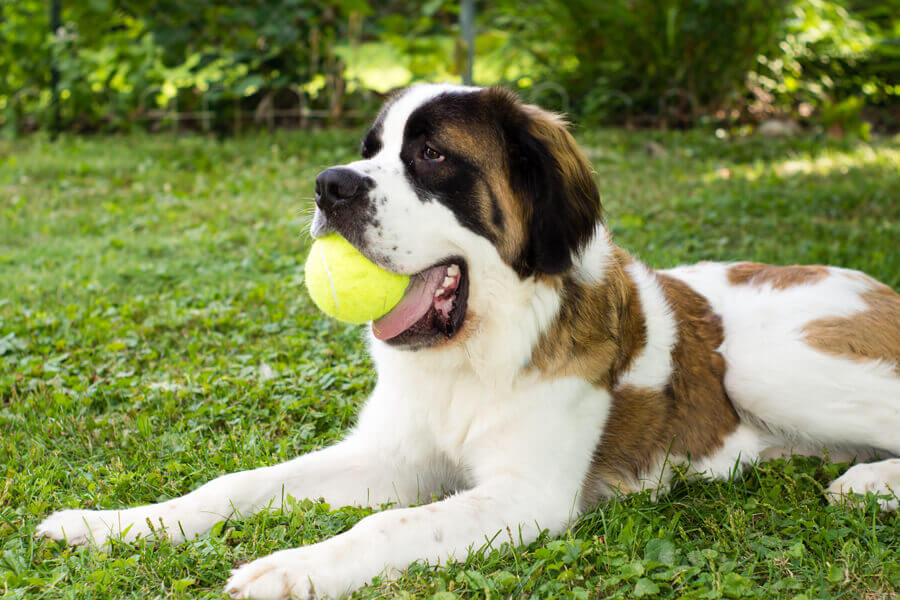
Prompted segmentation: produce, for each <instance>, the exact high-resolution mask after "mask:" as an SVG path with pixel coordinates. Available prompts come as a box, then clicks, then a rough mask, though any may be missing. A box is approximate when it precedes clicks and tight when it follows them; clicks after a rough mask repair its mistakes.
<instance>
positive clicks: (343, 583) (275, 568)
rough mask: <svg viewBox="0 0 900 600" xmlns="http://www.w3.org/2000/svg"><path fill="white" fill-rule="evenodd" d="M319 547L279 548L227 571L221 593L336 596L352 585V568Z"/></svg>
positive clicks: (270, 598) (260, 597)
mask: <svg viewBox="0 0 900 600" xmlns="http://www.w3.org/2000/svg"><path fill="white" fill-rule="evenodd" d="M319 550H320V549H319V547H318V546H316V545H314V546H307V547H305V548H294V549H292V550H282V551H281V552H276V553H274V554H270V555H269V556H266V557H264V558H260V559H258V560H254V561H253V562H250V563H247V564H246V565H243V566H242V567H239V568H237V569H235V570H234V571H232V572H231V578H230V579H229V580H228V583H227V584H226V586H225V592H226V593H228V595H230V596H231V597H232V598H252V599H253V600H285V599H287V598H296V599H300V600H307V599H311V598H339V597H340V596H341V595H343V594H345V593H347V592H348V591H349V590H350V589H351V588H352V587H353V586H354V585H355V582H354V581H353V580H352V576H351V575H350V572H351V571H352V568H351V567H350V565H348V564H347V563H344V564H341V562H340V561H338V562H335V561H333V560H330V559H329V558H328V557H327V556H326V553H324V552H321V551H319Z"/></svg>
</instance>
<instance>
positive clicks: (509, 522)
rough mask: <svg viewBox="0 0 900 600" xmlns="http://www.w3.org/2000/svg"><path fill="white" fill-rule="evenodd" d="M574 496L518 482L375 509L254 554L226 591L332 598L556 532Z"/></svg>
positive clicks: (257, 596)
mask: <svg viewBox="0 0 900 600" xmlns="http://www.w3.org/2000/svg"><path fill="white" fill-rule="evenodd" d="M573 501H574V498H569V499H568V501H564V500H563V496H561V495H559V494H554V493H552V492H550V493H548V491H547V490H546V489H545V488H544V487H543V486H541V487H536V486H530V485H527V484H525V483H524V482H523V483H522V484H521V485H517V483H516V482H514V481H510V482H507V483H506V484H505V485H504V484H501V483H498V484H494V485H485V486H481V487H476V488H473V489H471V490H468V491H466V492H462V493H459V494H456V495H454V496H451V497H449V498H447V499H445V500H442V501H440V502H435V503H432V504H429V505H426V506H419V507H415V508H404V509H398V510H393V511H389V512H382V513H376V514H374V515H371V516H369V517H366V518H365V519H363V520H362V521H360V522H359V523H358V524H357V525H356V526H355V527H353V528H352V529H351V530H350V531H347V532H345V533H343V534H341V535H338V536H335V537H333V538H331V539H328V540H325V541H323V542H320V543H318V544H313V545H310V546H305V547H302V548H294V549H290V550H282V551H280V552H276V553H274V554H270V555H269V556H266V557H264V558H261V559H259V560H255V561H253V562H251V563H248V564H246V565H244V566H243V567H241V568H239V569H237V570H236V571H235V572H234V573H233V575H232V577H231V579H230V580H229V582H228V585H227V586H226V591H227V592H228V593H229V594H230V595H231V596H232V597H233V598H253V599H254V600H263V599H285V598H313V597H320V598H321V597H329V598H337V597H339V596H341V595H342V594H344V593H346V592H347V591H349V590H352V589H355V588H357V587H359V586H361V585H363V584H364V583H366V582H368V581H371V579H372V578H373V577H375V576H377V575H379V574H381V573H386V574H387V575H393V574H394V573H396V572H398V571H401V570H404V569H406V568H407V567H408V566H409V565H410V564H412V563H413V562H415V561H416V560H427V561H428V562H429V563H430V564H436V563H438V562H441V563H446V562H447V561H454V560H465V558H466V556H467V554H468V551H469V549H475V550H477V549H479V548H481V547H482V546H484V545H485V544H488V543H491V544H494V545H495V546H497V545H499V544H501V543H503V542H511V543H514V544H520V543H528V542H531V541H533V540H534V539H535V538H536V537H537V536H538V534H539V533H540V531H541V529H542V528H545V529H549V530H550V533H551V535H552V534H558V533H559V532H561V531H562V530H563V529H564V528H565V526H566V524H567V522H568V521H569V519H570V518H571V517H572V516H573V515H572V513H573V503H574V502H573Z"/></svg>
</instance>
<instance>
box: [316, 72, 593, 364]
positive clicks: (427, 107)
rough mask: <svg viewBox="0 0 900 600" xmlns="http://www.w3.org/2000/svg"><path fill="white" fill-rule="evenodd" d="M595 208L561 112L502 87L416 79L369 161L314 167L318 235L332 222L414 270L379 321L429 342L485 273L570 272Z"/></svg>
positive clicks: (377, 136) (377, 137) (406, 340)
mask: <svg viewBox="0 0 900 600" xmlns="http://www.w3.org/2000/svg"><path fill="white" fill-rule="evenodd" d="M600 218H601V210H600V199H599V195H598V192H597V188H596V185H595V183H594V180H593V177H592V175H591V171H590V167H589V165H588V162H587V160H586V159H585V158H584V156H583V155H582V154H581V152H580V151H579V150H578V148H577V146H576V144H575V141H574V139H573V138H572V136H571V135H570V134H569V133H568V131H567V130H566V127H565V124H564V122H563V121H562V120H561V119H560V118H559V117H558V116H556V115H554V114H551V113H548V112H545V111H543V110H541V109H539V108H537V107H536V106H531V105H526V104H523V103H522V102H520V100H519V99H518V98H517V97H516V96H515V95H514V94H512V93H511V92H508V91H506V90H503V89H499V88H486V89H479V88H469V87H459V86H447V85H417V86H413V87H411V88H409V89H407V90H405V91H404V92H402V93H400V94H399V95H397V96H395V97H393V98H392V99H391V100H390V101H389V102H388V103H387V104H386V105H385V107H384V108H383V109H382V111H381V113H380V114H379V115H378V117H377V119H376V120H375V123H374V125H373V126H372V128H371V129H370V130H369V132H368V133H367V134H366V136H365V139H364V140H363V144H362V160H359V161H356V162H353V163H350V164H348V165H345V166H341V167H332V168H330V169H327V170H325V171H323V172H322V173H320V174H319V176H318V178H317V179H316V214H315V217H314V219H313V224H312V234H313V236H314V237H319V236H322V235H324V234H325V233H327V232H329V231H332V230H334V231H337V232H338V233H339V234H341V235H342V236H344V237H345V238H346V239H347V240H348V241H349V242H350V243H351V244H353V245H354V246H356V247H357V248H358V249H359V250H360V252H362V253H363V254H364V255H366V256H367V257H368V258H369V259H371V260H372V261H374V262H375V263H377V264H379V265H380V266H382V267H384V268H385V269H387V270H389V271H393V272H395V273H403V274H408V275H412V276H413V278H412V283H411V285H410V287H409V289H408V290H407V293H406V296H405V297H404V299H403V300H402V301H401V303H400V305H399V306H398V307H397V308H395V309H394V310H393V311H391V313H389V314H388V315H387V316H386V317H383V318H382V319H379V320H378V321H376V322H375V324H374V327H373V330H374V333H375V336H376V337H377V338H379V339H382V340H384V341H385V342H387V343H389V344H392V345H395V346H401V347H407V348H422V347H427V346H434V345H438V344H442V343H443V342H445V341H447V340H451V339H453V337H454V336H455V335H456V334H457V333H458V332H459V331H460V330H462V329H463V328H464V326H465V323H466V317H467V311H468V310H469V308H470V307H469V300H470V288H473V289H474V288H477V287H478V286H480V285H487V283H486V282H485V281H479V277H482V276H484V277H485V278H486V277H487V274H488V273H491V272H496V271H497V269H498V268H500V269H503V270H505V271H507V272H508V273H510V274H512V275H514V276H515V277H516V278H518V280H522V281H524V280H527V279H529V278H534V277H541V276H544V275H556V274H560V273H563V272H565V271H567V270H568V269H569V268H570V267H571V266H572V260H573V254H576V253H577V252H578V251H579V250H580V249H581V248H582V247H583V246H584V244H585V243H586V242H587V241H588V239H589V238H590V236H591V235H592V232H593V231H594V227H595V225H596V223H597V221H599V220H600ZM490 309H491V307H489V306H484V307H478V310H479V312H484V311H489V310H490Z"/></svg>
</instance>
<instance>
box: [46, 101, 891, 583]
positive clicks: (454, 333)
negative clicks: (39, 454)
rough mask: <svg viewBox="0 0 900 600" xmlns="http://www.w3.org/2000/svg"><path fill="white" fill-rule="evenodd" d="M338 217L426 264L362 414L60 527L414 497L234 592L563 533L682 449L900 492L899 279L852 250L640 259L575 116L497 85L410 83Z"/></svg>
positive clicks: (402, 257) (76, 539) (152, 530)
mask: <svg viewBox="0 0 900 600" xmlns="http://www.w3.org/2000/svg"><path fill="white" fill-rule="evenodd" d="M332 231H336V232H337V233H339V234H341V235H342V236H344V237H345V238H346V239H347V240H348V241H350V243H352V244H353V245H354V246H356V248H358V249H359V250H360V252H362V253H363V254H364V255H366V256H367V257H368V258H370V259H371V260H373V261H374V262H376V263H377V264H379V265H381V266H382V267H384V268H385V269H387V270H389V271H393V272H396V273H405V274H409V275H411V276H412V283H411V284H410V286H409V288H408V290H407V292H406V295H405V296H404V299H403V300H402V301H401V303H400V304H399V305H398V306H397V307H396V308H395V309H394V310H393V311H391V312H390V313H389V314H388V315H386V316H384V317H382V318H381V319H379V320H377V321H375V322H374V323H373V324H372V328H371V335H370V340H371V353H372V357H373V359H374V362H375V364H376V366H377V371H378V380H377V383H376V385H375V389H374V391H373V392H372V395H371V397H370V398H369V399H368V401H367V402H366V404H365V406H364V407H363V408H362V411H361V413H360V415H359V421H358V423H357V424H356V426H355V427H354V428H353V430H352V431H351V432H350V433H349V434H348V435H347V437H346V439H345V440H344V441H342V442H340V443H338V444H336V445H334V446H332V447H329V448H325V449H323V450H320V451H318V452H313V453H311V454H307V455H305V456H301V457H299V458H296V459H294V460H292V461H290V462H287V463H284V464H278V465H273V466H269V467H262V468H259V469H254V470H252V471H245V472H241V473H233V474H230V475H226V476H224V477H220V478H218V479H215V480H213V481H211V482H210V483H207V484H206V485H203V486H202V487H200V488H199V489H197V490H195V491H193V492H191V493H189V494H187V495H186V496H183V497H181V498H175V499H173V500H168V501H166V502H162V503H159V504H153V505H149V506H140V507H136V508H129V509H121V510H97V511H92V510H65V511H62V512H58V513H55V514H53V515H51V516H50V517H48V518H47V519H46V520H45V521H44V522H43V523H42V524H41V525H40V526H39V528H38V534H39V535H43V536H47V537H50V538H53V539H57V540H65V541H66V542H67V543H69V544H83V543H94V544H103V543H105V542H106V540H107V539H108V538H109V537H110V536H120V537H122V538H125V539H128V540H131V539H135V538H137V537H138V536H157V537H163V538H166V539H168V540H171V541H173V542H181V541H183V540H189V539H192V538H194V537H195V536H197V535H199V534H202V533H204V532H206V531H208V530H209V529H210V528H211V527H212V526H213V524H214V523H216V522H217V521H221V520H223V519H230V518H239V517H240V516H241V515H249V514H251V513H253V512H254V511H259V510H262V509H265V508H269V507H280V506H282V502H283V500H284V498H286V497H288V496H291V497H294V498H324V499H325V500H327V501H328V502H329V503H330V504H331V505H332V506H342V505H365V506H374V507H379V506H383V505H390V506H391V507H393V509H392V510H384V511H382V512H378V513H375V514H373V515H371V516H369V517H366V518H364V519H362V520H361V521H360V522H359V523H358V524H357V525H356V526H355V527H353V528H352V529H350V530H349V531H347V532H345V533H342V534H340V535H337V536H334V537H332V538H330V539H327V540H325V541H322V542H320V543H317V544H312V545H310V546H305V547H302V548H294V549H288V550H282V551H280V552H276V553H275V554H272V555H270V556H267V557H264V558H260V559H257V560H255V561H253V562H250V563H248V564H245V565H243V566H241V567H239V568H238V569H236V570H235V571H234V572H233V574H232V576H231V578H230V580H229V581H228V583H227V586H226V591H227V592H228V593H229V594H230V595H231V596H232V597H235V598H253V599H255V600H259V599H266V598H310V597H323V596H326V597H336V596H340V595H342V594H344V593H346V592H348V591H349V590H352V589H354V588H356V587H358V586H361V585H363V584H365V583H366V582H368V581H371V580H372V578H373V577H376V576H378V575H382V574H384V575H387V576H392V575H394V574H396V573H397V572H402V570H404V569H405V568H406V567H407V566H409V565H410V564H411V563H413V562H415V561H419V560H422V561H428V562H429V563H431V564H434V563H439V562H446V561H453V560H460V559H464V558H465V557H466V555H467V553H468V552H469V550H470V549H473V548H474V549H478V548H480V547H482V546H484V545H485V544H499V543H503V542H511V543H514V544H523V543H528V542H530V541H532V540H534V539H535V538H536V537H537V536H538V535H539V533H540V532H541V531H542V530H544V529H547V530H549V532H550V533H551V534H559V533H560V532H562V531H564V530H565V529H566V527H567V526H569V525H570V524H571V523H572V522H573V520H574V519H576V518H578V516H579V515H580V514H582V513H584V512H585V511H589V510H592V509H593V508H594V507H596V506H598V504H600V503H602V502H603V501H604V500H606V499H609V498H613V497H615V496H616V495H618V494H624V493H630V492H636V491H639V490H644V489H652V490H655V491H656V492H658V493H661V492H664V491H665V490H666V488H667V486H668V485H669V483H670V480H671V479H672V475H673V469H678V470H679V471H680V472H683V473H689V474H690V473H692V474H696V475H698V476H706V477H718V478H725V477H729V476H730V475H731V474H732V472H733V471H734V470H735V469H739V468H741V467H743V466H746V465H749V464H752V463H754V462H755V461H758V460H761V459H766V458H770V457H776V456H782V455H790V454H791V453H803V454H810V453H811V454H819V453H822V452H823V450H824V449H826V448H827V451H828V453H829V456H831V457H832V458H834V457H836V456H839V457H842V460H843V459H847V460H852V459H857V460H860V461H866V460H870V461H876V459H877V461H876V462H868V463H866V462H861V463H860V464H857V465H856V466H854V467H852V468H850V469H849V470H848V471H847V472H846V473H845V474H844V475H843V476H841V477H840V478H838V479H837V480H836V481H834V482H833V483H832V484H831V485H830V486H829V487H828V489H827V493H826V497H827V498H828V499H829V500H830V501H832V502H836V501H841V500H842V499H844V498H847V497H850V496H851V492H856V493H865V492H875V493H876V494H877V495H878V501H879V502H880V503H881V506H882V508H883V509H885V510H896V509H897V506H898V500H897V495H898V493H900V459H898V458H891V457H900V295H898V294H897V293H895V292H894V291H893V290H892V289H891V288H889V287H888V286H886V285H883V284H881V283H879V282H877V281H875V280H874V279H872V278H870V277H868V276H866V275H864V274H862V273H860V272H857V271H851V270H847V269H840V268H835V267H825V266H790V267H776V266H769V265H763V264H756V263H751V262H739V263H729V264H723V263H700V264H698V265H693V266H684V267H678V268H675V269H670V270H666V271H655V270H653V269H651V268H649V267H647V266H645V265H643V264H641V263H640V262H638V261H637V260H635V259H634V258H633V257H632V256H631V255H629V254H628V252H626V251H625V250H623V249H621V248H619V247H617V246H616V245H615V244H614V242H613V240H612V238H611V237H610V234H609V231H608V230H607V228H606V227H605V226H604V224H603V218H602V213H601V207H600V199H599V194H598V191H597V186H596V183H595V181H594V177H593V175H592V172H591V167H590V165H589V164H588V162H587V160H586V159H585V157H584V155H583V154H582V153H581V152H580V151H579V149H578V146H577V145H576V143H575V140H574V139H573V138H572V136H571V135H570V134H569V132H568V131H567V129H566V125H565V123H564V122H563V121H562V120H561V119H560V117H558V116H557V115H554V114H551V113H548V112H546V111H544V110H541V109H540V108H538V107H536V106H531V105H527V104H524V103H522V102H521V101H520V100H519V99H518V98H517V97H516V96H515V95H514V94H512V93H510V92H508V91H505V90H503V89H498V88H486V89H480V88H471V87H459V86H450V85H417V86H414V87H411V88H409V89H408V90H406V91H404V92H402V93H400V94H398V95H396V96H395V97H393V98H392V99H390V100H389V101H388V103H387V105H386V106H385V107H384V108H383V110H382V111H381V113H380V114H379V116H378V118H377V119H376V120H375V123H374V125H373V127H372V128H371V130H370V131H369V132H368V133H367V134H366V136H365V139H364V141H363V143H362V160H358V161H356V162H353V163H350V164H348V165H344V166H338V167H332V168H330V169H327V170H325V171H323V172H322V173H321V174H320V175H319V176H318V178H317V180H316V213H315V217H314V219H313V223H312V234H313V236H314V237H319V236H322V235H324V234H326V233H328V232H332Z"/></svg>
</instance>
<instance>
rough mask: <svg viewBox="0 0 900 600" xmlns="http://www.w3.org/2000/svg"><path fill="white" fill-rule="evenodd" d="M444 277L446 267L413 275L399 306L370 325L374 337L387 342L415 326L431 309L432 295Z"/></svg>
mask: <svg viewBox="0 0 900 600" xmlns="http://www.w3.org/2000/svg"><path fill="white" fill-rule="evenodd" d="M446 276H447V265H441V266H438V267H432V268H430V269H428V270H427V271H425V272H424V273H419V274H418V275H413V276H412V278H411V279H410V282H409V287H408V288H406V293H405V294H404V295H403V299H402V300H400V304H398V305H397V306H395V307H394V309H393V310H391V312H389V313H388V314H386V315H384V316H383V317H381V318H380V319H378V320H377V321H375V322H374V323H372V332H373V333H374V334H375V337H376V338H378V339H379V340H389V339H391V338H392V337H397V336H398V335H400V334H401V333H403V332H404V331H406V330H407V329H409V328H410V327H412V326H413V325H415V324H416V323H417V322H418V321H419V319H421V318H422V317H424V316H425V314H426V313H427V312H428V311H429V309H430V308H431V305H432V303H433V302H434V293H435V292H436V291H437V289H438V287H439V286H440V285H441V283H442V282H443V281H444V277H446Z"/></svg>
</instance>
